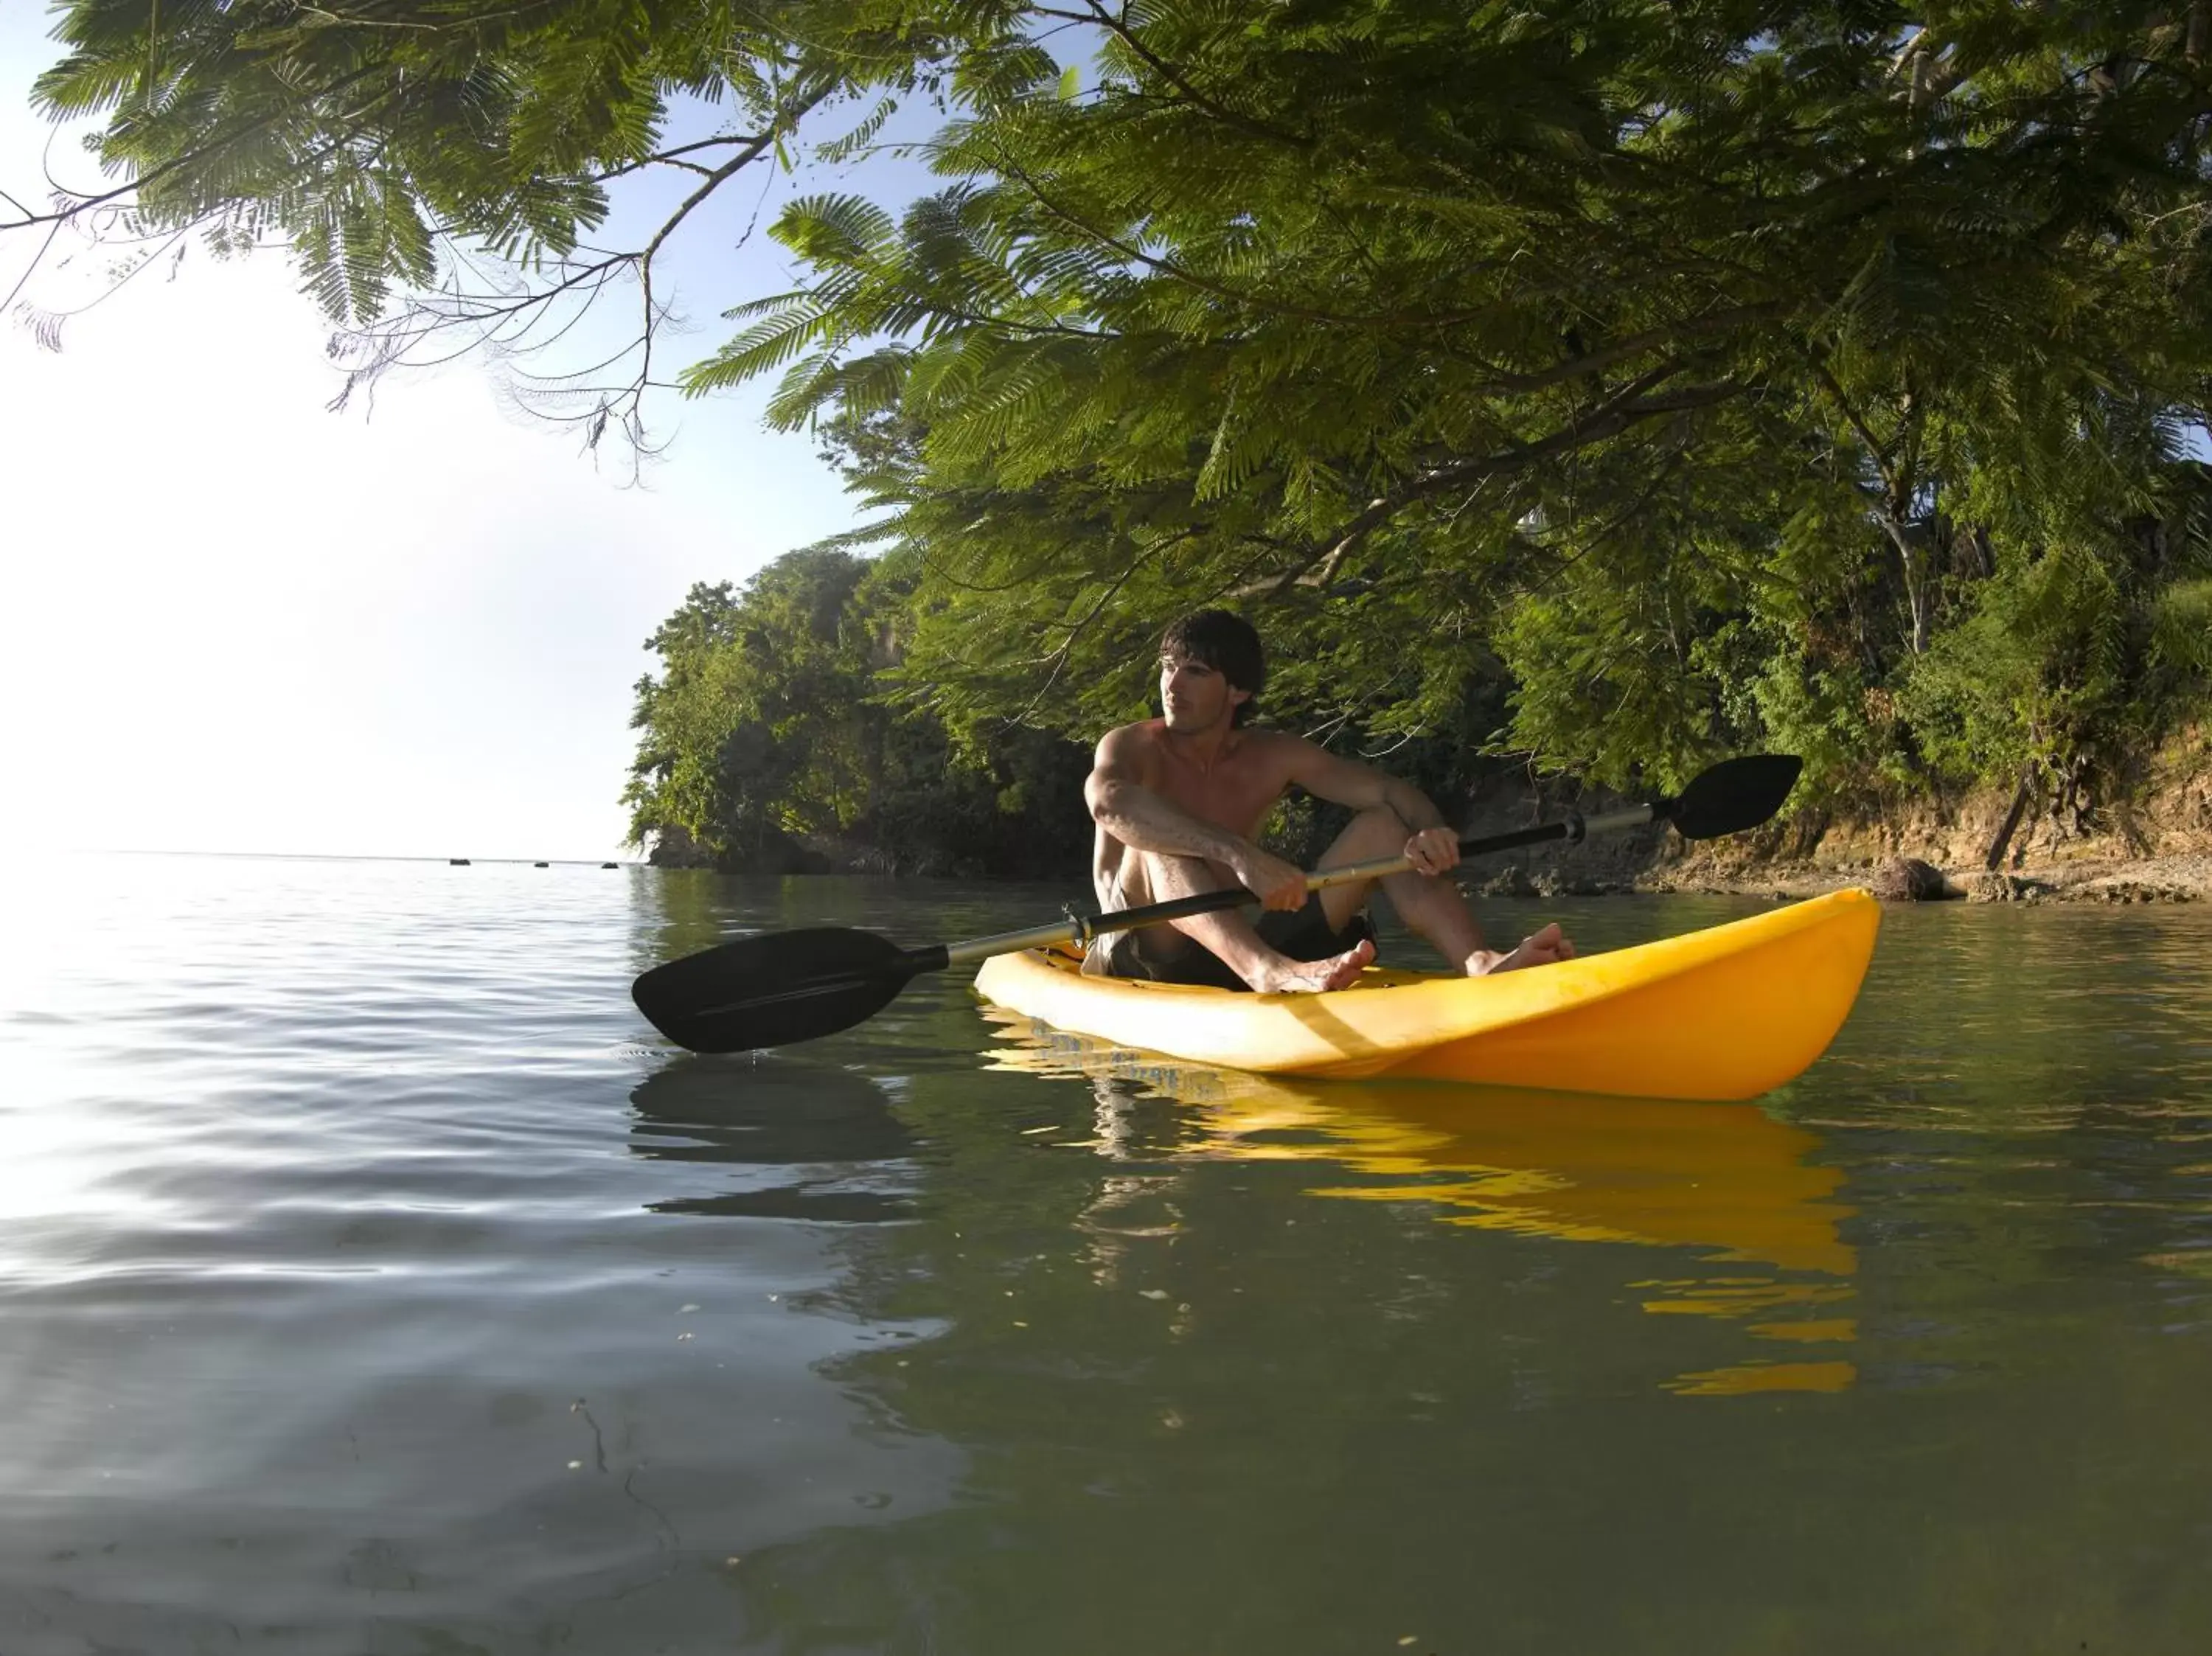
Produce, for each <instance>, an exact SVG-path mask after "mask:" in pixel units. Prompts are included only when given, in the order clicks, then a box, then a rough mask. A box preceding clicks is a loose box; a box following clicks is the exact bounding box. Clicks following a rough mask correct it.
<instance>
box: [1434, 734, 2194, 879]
mask: <svg viewBox="0 0 2212 1656" xmlns="http://www.w3.org/2000/svg"><path fill="white" fill-rule="evenodd" d="M2128 781H2129V786H2128V789H2127V792H2125V794H2124V796H2123V797H2122V798H2118V799H2114V800H2110V801H2100V800H2098V799H2096V798H2093V797H2090V796H2087V794H2086V793H2085V792H2083V791H2082V790H2081V789H2079V788H2074V789H2060V788H2057V787H2053V786H2047V785H2045V786H2022V787H2021V788H2018V789H2014V790H2005V791H1998V790H1978V791H1976V792H1971V793H1967V794H1965V795H1963V796H1961V797H1960V798H1954V799H1940V798H1939V799H1924V798H1921V799H1911V800H1898V801H1895V802H1893V803H1891V804H1887V805H1877V806H1875V807H1873V808H1870V809H1867V810H1863V811H1862V812H1859V813H1856V814H1845V813H1840V812H1839V813H1820V812H1801V813H1799V814H1798V815H1797V816H1793V817H1790V818H1788V819H1785V820H1784V821H1783V822H1778V823H1777V824H1775V825H1774V826H1772V827H1771V828H1767V829H1765V830H1764V831H1762V832H1760V833H1757V834H1742V835H1739V836H1737V837H1736V838H1735V839H1732V840H1717V841H1711V842H1707V843H1705V844H1698V845H1690V844H1685V843H1684V842H1683V841H1682V840H1680V839H1679V838H1678V837H1676V836H1675V835H1674V834H1657V833H1654V832H1650V831H1646V832H1644V833H1641V834H1628V835H1622V836H1620V837H1618V838H1615V839H1613V840H1604V841H1591V842H1589V843H1586V844H1584V845H1581V846H1569V847H1564V848H1559V849H1556V850H1552V851H1549V852H1537V853H1534V854H1531V853H1527V852H1521V853H1514V854H1513V855H1511V856H1510V857H1509V858H1499V859H1497V860H1496V861H1495V862H1494V863H1492V864H1489V867H1490V868H1491V870H1492V871H1491V872H1489V873H1488V875H1487V876H1486V877H1485V876H1483V875H1482V874H1480V872H1478V873H1477V875H1476V877H1475V878H1474V879H1473V880H1471V881H1470V882H1469V883H1470V885H1471V887H1473V889H1477V890H1480V891H1482V892H1485V893H1486V894H1488V895H1498V896H1510V895H1559V896H1580V895H1604V894H1607V893H1612V892H1633V891H1647V892H1648V891H1681V892H1705V893H1730V892H1734V893H1747V894H1754V895H1761V896H1786V897H1804V896H1815V895H1819V894H1820V893H1821V892H1824V891H1833V890H1836V889H1838V888H1840V887H1843V886H1850V885H1863V886H1867V887H1869V888H1870V889H1873V890H1874V891H1875V893H1876V894H1877V895H1880V896H1882V897H1884V898H1887V899H1890V900H1893V901H1942V900H1946V899H1948V900H1958V901H1969V902H2030V903H2033V902H2094V903H2138V902H2205V901H2212V732H2207V731H2188V732H2185V734H2184V735H2183V736H2182V737H2179V738H2177V739H2176V740H2175V741H2173V742H2171V743H2167V744H2166V747H2165V748H2163V749H2160V752H2159V753H2158V754H2157V755H2155V756H2154V759H2153V760H2152V761H2150V762H2149V763H2148V764H2146V765H2145V766H2144V767H2142V771H2141V772H2140V773H2138V774H2137V775H2136V776H2133V777H2131V778H2130V779H2128ZM1610 804H1611V802H1610V801H1607V800H1603V799H1599V800H1590V801H1584V802H1581V807H1582V809H1583V810H1607V809H1608V808H1610ZM1558 810H1559V805H1558V804H1556V803H1553V802H1547V801H1546V800H1544V799H1543V798H1541V796H1540V795H1539V793H1538V792H1535V791H1533V790H1530V789H1528V788H1521V789H1513V788H1510V787H1500V788H1498V789H1496V790H1493V791H1492V792H1490V793H1489V794H1488V795H1487V796H1486V797H1485V798H1481V799H1480V800H1478V801H1477V802H1476V805H1475V812H1474V816H1475V821H1474V824H1473V825H1472V827H1471V829H1470V831H1471V832H1474V833H1476V834H1483V833H1491V832H1496V831H1498V830H1500V829H1504V828H1513V827H1519V826H1522V825H1524V824H1526V823H1528V822H1539V821H1542V820H1544V818H1545V817H1546V816H1551V815H1556V814H1557V813H1558ZM2008 819H2009V821H2010V830H2009V832H2008V831H2007V823H2008ZM1993 849H1994V850H1996V853H1997V854H1996V858H1995V864H1996V865H1995V866H1994V867H1993V866H1991V852H1992V850H1993Z"/></svg>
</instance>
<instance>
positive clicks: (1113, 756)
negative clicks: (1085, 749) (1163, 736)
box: [1092, 719, 1164, 765]
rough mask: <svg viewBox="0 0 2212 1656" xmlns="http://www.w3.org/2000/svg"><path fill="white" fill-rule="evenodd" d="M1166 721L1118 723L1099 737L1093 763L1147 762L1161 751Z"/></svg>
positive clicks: (1127, 763) (1148, 720)
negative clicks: (1162, 732)
mask: <svg viewBox="0 0 2212 1656" xmlns="http://www.w3.org/2000/svg"><path fill="white" fill-rule="evenodd" d="M1163 727H1164V721H1162V720H1160V719H1139V720H1138V721H1137V723H1135V724H1133V725H1115V727H1114V728H1113V729H1112V730H1110V731H1107V732H1106V734H1105V735H1103V736H1102V737H1099V738H1098V747H1097V751H1096V754H1095V756H1094V758H1093V761H1092V762H1093V764H1094V765H1141V764H1143V763H1145V762H1146V761H1148V760H1149V759H1150V758H1151V757H1152V755H1154V754H1156V753H1158V751H1159V748H1160V731H1161V730H1162V729H1163Z"/></svg>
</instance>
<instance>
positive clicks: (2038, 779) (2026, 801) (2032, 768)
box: [1982, 760, 2043, 873]
mask: <svg viewBox="0 0 2212 1656" xmlns="http://www.w3.org/2000/svg"><path fill="white" fill-rule="evenodd" d="M2042 780H2043V769H2042V767H2041V766H2039V765H2038V764H2037V763H2036V762H2035V761H2033V760H2030V761H2028V764H2027V769H2026V770H2024V771H2022V772H2021V773H2020V786H2019V787H2018V788H2016V789H2015V790H2014V792H2013V796H2012V809H2011V810H2008V811H2007V812H2006V813H2005V819H2004V822H2002V825H2000V826H1999V828H1997V833H1996V838H1995V839H1994V840H1990V848H1989V849H1988V850H1987V851H1986V852H1983V853H1982V866H1983V867H1984V868H1986V869H1988V870H1990V871H1991V872H1992V873H1994V872H1996V867H1997V864H2000V863H2002V862H2003V861H2004V854H2005V851H2006V848H2007V847H2008V846H2010V845H2011V844H2012V836H2013V835H2014V834H2015V833H2016V832H2018V831H2019V828H2020V819H2021V817H2023V816H2027V808H2028V806H2029V805H2031V804H2033V803H2034V800H2035V796H2036V793H2037V792H2038V790H2039V788H2040V786H2041V785H2042Z"/></svg>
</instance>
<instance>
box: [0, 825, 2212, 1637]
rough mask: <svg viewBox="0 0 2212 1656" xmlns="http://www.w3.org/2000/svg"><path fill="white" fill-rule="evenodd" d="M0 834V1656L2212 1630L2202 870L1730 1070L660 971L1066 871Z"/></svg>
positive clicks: (1914, 928)
mask: <svg viewBox="0 0 2212 1656" xmlns="http://www.w3.org/2000/svg"><path fill="white" fill-rule="evenodd" d="M0 881H3V882H4V883H5V885H6V888H7V889H6V892H5V894H4V895H5V901H6V909H5V913H7V914H8V916H9V919H8V921H7V924H6V926H5V929H4V931H0V1133H4V1145H5V1151H6V1154H5V1155H4V1156H0V1398H5V1399H6V1401H7V1403H8V1404H9V1410H10V1414H11V1416H12V1423H13V1429H12V1430H11V1431H9V1433H7V1434H6V1435H5V1436H4V1437H0V1489H4V1490H5V1491H6V1494H7V1496H8V1499H7V1501H5V1503H4V1506H0V1653H4V1656H46V1653H66V1656H75V1653H90V1652H94V1651H100V1650H131V1651H143V1652H171V1651H174V1652H201V1651H216V1650H223V1651H228V1650H234V1649H245V1650H268V1651H283V1652H288V1653H289V1652H302V1653H310V1656H322V1653H330V1656H361V1653H386V1652H392V1653H397V1652H409V1653H416V1652H437V1651H456V1652H458V1651H481V1652H497V1653H506V1652H509V1651H516V1652H520V1651H541V1650H552V1649H558V1650H566V1651H579V1652H600V1651H605V1652H610V1653H626V1652H631V1651H654V1650H665V1651H672V1652H693V1651H701V1652H704V1651H710V1650H711V1651H729V1650H744V1651H775V1652H785V1651H789V1652H807V1653H829V1652H841V1653H842V1652H872V1651H887V1652H900V1653H908V1652H911V1653H917V1656H919V1653H953V1652H959V1653H999V1652H1004V1653H1009V1656H1012V1653H1024V1656H1029V1653H1038V1652H1052V1653H1098V1656H1109V1653H1110V1656H1127V1653H1129V1652H1133V1651H1145V1652H1150V1651H1159V1652H1175V1653H1189V1652H1223V1653H1231V1652H1236V1653H1242V1652H1265V1653H1268V1656H1302V1653H1307V1652H1312V1653H1324V1652H1328V1653H1338V1652H1358V1651H1363V1650H1365V1651H1373V1652H1376V1653H1377V1656H1389V1653H1393V1652H1395V1651H1398V1650H1401V1649H1405V1650H1413V1651H1426V1652H1436V1653H1445V1652H1482V1653H1501V1652H1504V1653H1522V1652H1526V1653H1563V1652H1585V1651H1587V1652H1597V1651H1611V1650H1632V1651H1636V1652H1638V1653H1681V1656H1692V1653H1695V1656H1717V1653H1732V1652H1746V1653H1748V1652H1761V1653H1765V1652H1775V1651H1790V1652H1793V1653H1796V1652H1806V1653H1822V1656H1826V1653H1837V1656H1843V1653H1852V1656H1857V1653H1863V1652H1866V1651H1869V1650H1905V1651H1917V1650H1926V1651H1942V1652H1980V1651H1990V1652H1998V1651H2002V1652H2028V1651H2051V1652H2066V1653H2072V1652H2076V1651H2081V1650H2087V1651H2089V1652H2125V1653H2130V1656H2161V1653H2169V1652H2171V1653H2177V1656H2179V1653H2189V1656H2196V1653H2199V1652H2202V1651H2203V1650H2204V1649H2205V1648H2207V1647H2208V1644H2212V1568H2208V1566H2207V1561H2208V1560H2212V1410H2208V1408H2207V1407H2206V1401H2207V1399H2208V1398H2212V911H2208V910H2206V909H2201V908H2197V907H2174V908H2147V907H2126V908H2119V909H2104V908H2096V909H2091V908H2082V907H2060V908H2027V909H2007V908H1995V907H1974V908H1967V907H1942V908H1929V909H1919V910H1893V911H1892V912H1891V913H1889V914H1888V916H1887V921H1886V926H1885V931H1884V935H1883V938H1882V942H1881V948H1880V949H1879V951H1878V953H1877V955H1876V958H1875V968H1874V971H1873V974H1872V976H1871V977H1870V979H1869V983H1868V986H1867V989H1866V992H1865V993H1864V995H1863V998H1862V999H1861V1002H1860V1004H1859V1007H1858V1010H1857V1012H1856V1013H1855V1014H1854V1016H1853V1017H1852V1020H1851V1022H1850V1025H1849V1026H1848V1027H1847V1028H1846V1029H1845V1030H1844V1034H1843V1036H1842V1038H1841V1040H1839V1042H1838V1045H1837V1046H1836V1048H1835V1049H1834V1050H1833V1051H1832V1052H1831V1053H1830V1054H1829V1056H1828V1057H1827V1058H1826V1059H1824V1060H1823V1061H1822V1062H1821V1063H1820V1065H1817V1066H1816V1067H1815V1068H1814V1070H1813V1071H1811V1072H1810V1073H1809V1074H1808V1076H1806V1077H1804V1078H1803V1079H1802V1081H1800V1082H1799V1083H1796V1084H1795V1085H1794V1086H1792V1087H1790V1088H1788V1089H1784V1090H1783V1091H1781V1092H1778V1093H1776V1094H1774V1095H1770V1096H1769V1097H1768V1098H1766V1099H1765V1100H1764V1101H1761V1102H1760V1103H1759V1104H1756V1105H1699V1104H1655V1103H1637V1102H1630V1101H1620V1100H1607V1099H1594V1098H1578V1097H1572V1096H1568V1095H1541V1094H1534V1093H1505V1092H1495V1091H1491V1092H1485V1091H1479V1090H1475V1089H1455V1088H1450V1087H1444V1086H1439V1085H1435V1084H1428V1083H1424V1084H1405V1083H1397V1084H1393V1083H1382V1082H1375V1083H1311V1084H1291V1083H1268V1082H1264V1081H1261V1080H1257V1079H1255V1078H1253V1077H1238V1076H1233V1075H1226V1074H1223V1073H1221V1072H1218V1071H1202V1070H1194V1069H1191V1068H1188V1067H1187V1066H1180V1065H1173V1064H1169V1063H1163V1062H1159V1061H1157V1060H1154V1061H1146V1060H1142V1059H1135V1058H1133V1056H1132V1055H1128V1054H1120V1055H1115V1054H1109V1053H1103V1052H1099V1051H1097V1049H1095V1048H1091V1047H1089V1046H1084V1045H1082V1044H1080V1043H1076V1042H1071V1041H1067V1040H1052V1039H1050V1038H1048V1037H1047V1036H1044V1035H1043V1034H1041V1033H1040V1032H1038V1031H1036V1030H1035V1029H1034V1028H1024V1027H1023V1026H1020V1025H1018V1024H1012V1023H1009V1022H1006V1021H1004V1020H994V1019H991V1018H987V1017H986V1016H983V1014H982V1013H981V1011H980V1010H979V1009H978V1008H977V1006H976V1005H975V1002H974V1001H973V999H972V998H971V997H970V995H969V992H968V990H967V986H966V974H937V975H935V976H933V977H927V978H923V979H921V980H917V981H916V982H915V984H914V985H913V986H912V987H910V988H909V989H908V992H906V993H905V994H904V995H902V996H901V997H900V998H898V999H897V1000H896V1001H895V1002H894V1003H893V1004H891V1005H890V1007H889V1008H887V1009H886V1010H884V1012H883V1013H882V1014H880V1015H879V1016H877V1017H876V1018H875V1019H874V1020H872V1022H869V1023H867V1024H866V1025H864V1026H863V1027H862V1028H859V1029H857V1030H854V1031H853V1032H850V1033H848V1034H842V1035H838V1036H835V1037H832V1038H829V1039H827V1040H822V1041H818V1042H816V1043H813V1044H811V1045H809V1046H802V1047H793V1048H790V1049H788V1050H786V1051H783V1052H776V1053H774V1054H769V1055H766V1056H763V1057H760V1058H757V1059H747V1058H733V1059H700V1058H696V1057H691V1056H688V1055H685V1054H682V1053H680V1052H675V1051H673V1050H671V1049H670V1048H668V1047H667V1046H665V1043H663V1042H662V1041H660V1040H659V1038H658V1037H657V1036H656V1035H654V1034H653V1032H652V1031H651V1030H650V1029H649V1028H647V1026H646V1025H645V1024H644V1023H643V1022H641V1020H640V1019H639V1018H638V1016H636V1014H635V1011H634V1010H633V1009H632V1008H631V1006H630V1004H629V996H628V986H629V980H630V979H631V977H632V976H633V975H634V974H636V973H637V972H639V971H640V970H642V969H643V968H646V967H647V966H649V965H652V964H654V963H656V962H657V961H660V960H663V959H665V958H668V957H670V956H672V955H678V954H681V953H684V952H686V951H688V950H690V949H696V948H700V947H702V946H704V945H706V944H707V943H711V942H713V941H714V940H715V939H717V938H718V937H722V936H725V935H728V934H730V933H732V932H734V931H739V930H746V929H754V928H767V929H777V928H782V927H786V926H794V925H864V926H868V927H871V928H873V929H877V930H880V931H885V932H887V933H889V934H890V935H891V936H893V937H897V938H898V939H900V940H901V941H902V942H905V943H925V942H933V941H941V940H946V939H951V938H957V937H967V936H974V935H977V934H980V933H984V932H989V931H1000V930H1006V929H1009V928H1012V927H1014V926H1018V925H1028V924H1033V923H1035V922H1036V921H1037V920H1039V919H1045V918H1048V917H1049V916H1050V915H1052V914H1053V913H1055V912H1056V911H1057V910H1058V908H1059V907H1060V902H1061V901H1062V900H1063V899H1064V898H1065V897H1066V895H1069V894H1067V893H1064V892H1061V891H1060V890H1058V889H1046V888H1040V887H1029V888H1014V887H984V886H945V885H913V884H903V885H893V884H890V883H875V882H865V881H838V880H793V881H787V882H781V883H775V882H768V883H747V882H740V881H732V880H725V879H719V878H716V877H711V876H707V875H701V874H690V873H664V872H659V871H654V870H642V869H627V868H626V869H622V870H600V869H597V868H592V867H588V866H581V865H564V866H559V867H555V868H550V869H532V868H531V867H529V866H527V865H525V864H483V863H479V864H476V865H475V866H473V867H469V868H451V867H448V866H447V865H445V864H439V863H428V862H425V863H410V862H375V861H343V860H309V859H283V858H182V857H124V856H116V857H99V858H64V859H58V860H54V861H50V862H46V863H44V864H21V865H18V866H15V867H14V868H11V869H9V870H7V871H6V873H5V874H4V875H0ZM1761 906H1762V905H1759V904H1757V903H1753V902H1751V901H1739V900H1723V899H1710V900H1708V899H1689V898H1669V899H1652V900H1643V899H1634V900H1620V899H1615V900H1599V901H1583V902H1561V903H1557V904H1552V905H1548V906H1543V907H1541V911H1540V907H1539V906H1536V905H1532V904H1521V903H1492V904H1488V905H1486V906H1485V907H1484V910H1483V912H1484V913H1485V914H1486V917H1488V918H1489V919H1490V920H1491V921H1492V924H1493V925H1494V928H1495V930H1496V931H1498V932H1499V933H1501V934H1505V933H1514V932H1516V931H1519V930H1526V929H1528V926H1529V925H1531V924H1533V923H1534V921H1535V920H1536V919H1540V918H1542V917H1545V916H1548V915H1554V914H1556V915H1557V916H1558V917H1559V918H1560V919H1563V920H1565V922H1566V923H1567V924H1568V925H1569V927H1570V929H1571V930H1572V931H1574V932H1575V933H1576V934H1577V937H1579V938H1580V939H1581V940H1582V941H1583V943H1584V945H1585V946H1586V947H1591V946H1595V947H1613V946H1618V945H1620V944H1624V943H1632V942H1636V941H1640V940H1642V939H1644V938H1647V937H1655V936H1659V935H1662V934H1665V933H1669V932H1674V931H1683V930H1687V929H1689V928H1691V927H1693V926H1697V925H1706V924H1711V923H1712V922H1714V921H1717V920H1719V919H1726V918H1729V917H1730V916H1732V915H1735V914H1737V913H1746V912H1749V911H1750V910H1752V909H1753V908H1755V907H1761ZM1416 953H1417V949H1416V948H1415V946H1413V945H1407V944H1405V943H1402V941H1400V942H1398V943H1396V944H1395V958H1398V959H1401V960H1411V959H1412V958H1413V957H1414V955H1415V954H1416Z"/></svg>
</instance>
